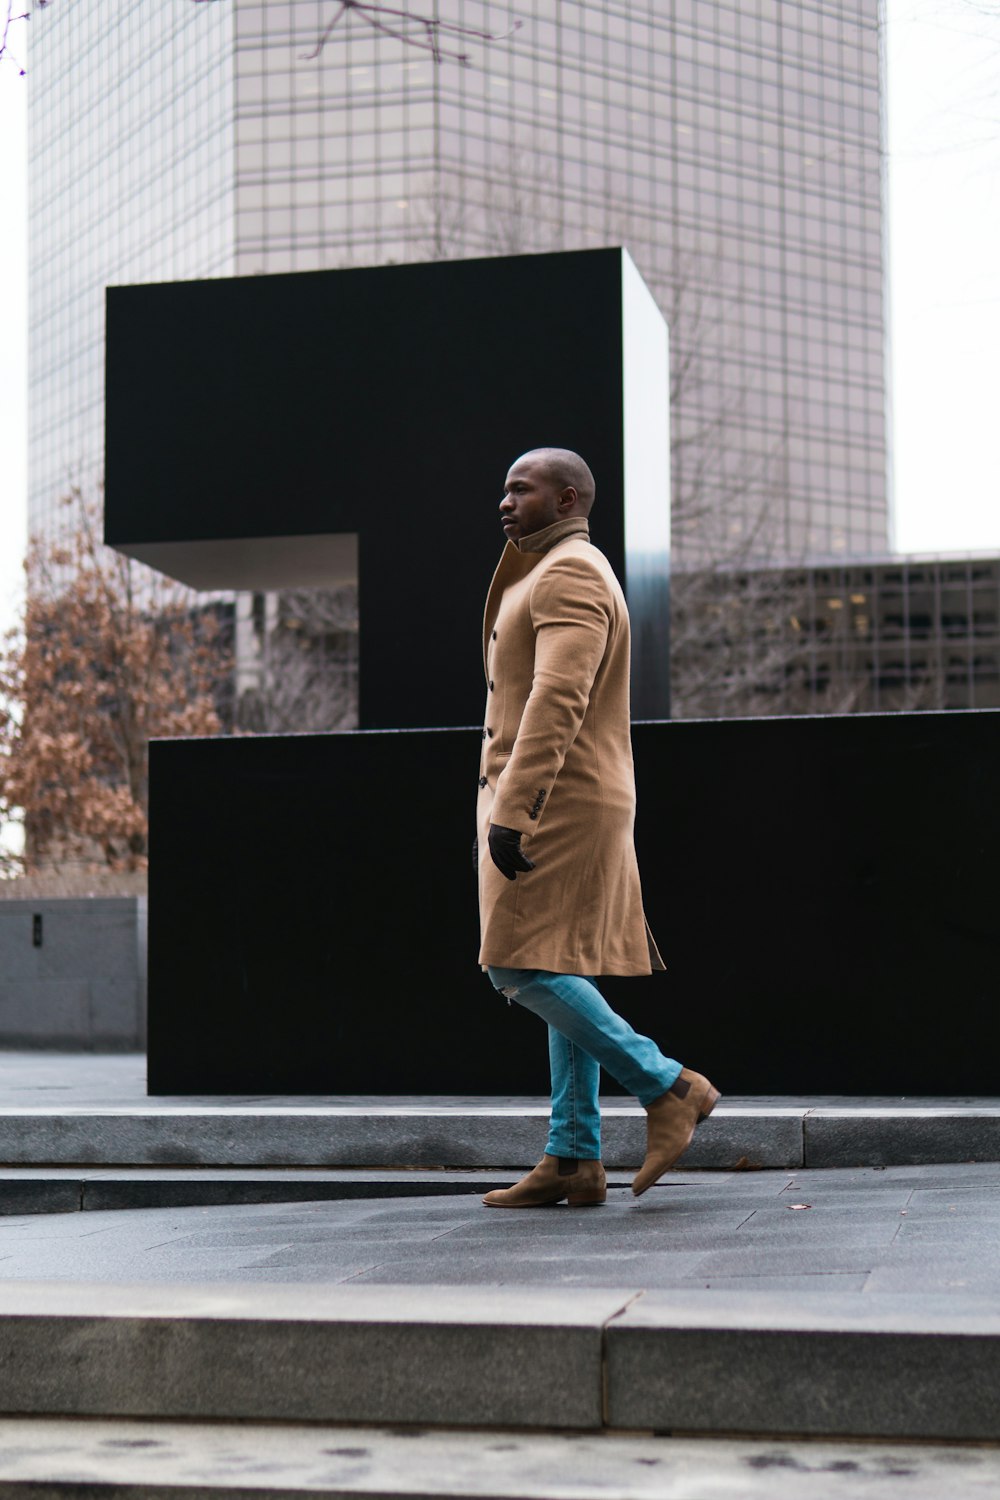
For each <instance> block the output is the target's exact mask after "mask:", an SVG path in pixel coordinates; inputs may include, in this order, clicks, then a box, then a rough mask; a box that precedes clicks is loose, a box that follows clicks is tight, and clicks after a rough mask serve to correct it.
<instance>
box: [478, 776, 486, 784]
mask: <svg viewBox="0 0 1000 1500" xmlns="http://www.w3.org/2000/svg"><path fill="white" fill-rule="evenodd" d="M479 785H480V786H485V785H486V777H485V776H480V778H479Z"/></svg>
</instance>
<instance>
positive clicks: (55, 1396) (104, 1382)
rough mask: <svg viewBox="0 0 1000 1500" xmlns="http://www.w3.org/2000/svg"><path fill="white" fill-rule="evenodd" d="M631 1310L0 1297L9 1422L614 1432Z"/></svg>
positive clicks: (26, 1292) (351, 1293)
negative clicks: (618, 1366) (607, 1330)
mask: <svg viewBox="0 0 1000 1500" xmlns="http://www.w3.org/2000/svg"><path fill="white" fill-rule="evenodd" d="M629 1295H630V1294H629V1293H619V1292H613V1291H581V1290H573V1291H569V1290H567V1291H562V1290H555V1291H553V1290H549V1289H544V1290H542V1289H535V1288H518V1289H516V1290H514V1289H511V1290H509V1291H508V1290H505V1289H502V1288H501V1289H497V1290H490V1291H478V1292H468V1291H465V1290H462V1289H455V1288H443V1287H420V1288H416V1289H410V1288H400V1287H339V1286H332V1287H331V1286H312V1287H308V1288H303V1289H299V1288H293V1287H286V1286H270V1287H268V1288H266V1289H263V1288H248V1287H232V1286H230V1287H226V1288H224V1289H219V1288H214V1289H213V1288H196V1287H185V1288H173V1287H149V1286H116V1285H91V1286H80V1285H63V1284H59V1283H51V1284H43V1283H34V1284H32V1283H24V1282H22V1283H19V1284H18V1285H16V1286H14V1285H8V1286H0V1411H2V1412H4V1413H7V1414H9V1415H30V1414H37V1415H43V1414H44V1415H52V1416H55V1415H60V1414H64V1415H74V1416H125V1417H200V1418H234V1419H235V1418H239V1419H255V1420H259V1421H302V1422H372V1423H390V1422H391V1423H398V1422H428V1423H441V1424H445V1425H455V1426H477V1425H487V1426H516V1427H529V1428H535V1427H551V1428H597V1427H600V1425H601V1421H602V1338H603V1329H604V1325H605V1324H606V1323H607V1321H608V1319H609V1318H611V1317H613V1316H614V1314H615V1313H616V1312H618V1311H620V1310H621V1309H622V1307H623V1306H624V1305H625V1303H626V1302H627V1301H628V1298H629Z"/></svg>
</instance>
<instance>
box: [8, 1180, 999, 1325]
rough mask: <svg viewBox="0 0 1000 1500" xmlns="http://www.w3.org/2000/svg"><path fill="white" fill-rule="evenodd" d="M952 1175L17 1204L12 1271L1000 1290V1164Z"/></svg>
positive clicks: (178, 1278)
mask: <svg viewBox="0 0 1000 1500" xmlns="http://www.w3.org/2000/svg"><path fill="white" fill-rule="evenodd" d="M950 1170H952V1171H953V1174H954V1182H953V1183H952V1184H950V1187H949V1185H947V1184H945V1183H944V1182H943V1181H942V1169H941V1168H939V1167H934V1168H918V1167H911V1168H897V1169H894V1177H893V1179H892V1180H889V1179H887V1176H886V1174H885V1173H882V1172H878V1171H876V1170H870V1171H868V1172H866V1173H858V1172H854V1171H850V1172H843V1173H842V1172H839V1171H837V1170H836V1169H827V1170H824V1171H816V1172H806V1171H799V1172H797V1173H794V1174H789V1173H782V1172H755V1173H730V1174H714V1173H704V1174H701V1175H699V1174H695V1173H690V1174H687V1173H675V1174H673V1175H672V1176H670V1177H668V1178H667V1179H665V1180H664V1183H663V1184H662V1185H660V1186H657V1187H655V1188H653V1189H651V1190H650V1192H649V1193H647V1194H646V1195H645V1196H644V1197H643V1198H641V1199H639V1200H636V1199H634V1198H633V1197H632V1195H631V1192H630V1191H629V1190H628V1189H627V1188H625V1187H614V1188H612V1189H611V1190H610V1191H609V1195H608V1202H607V1204H606V1205H605V1206H603V1207H599V1208H589V1209H576V1210H574V1209H569V1208H567V1207H566V1206H565V1205H560V1206H559V1207H556V1208H552V1209H533V1210H528V1211H521V1212H508V1211H503V1210H496V1209H492V1210H491V1209H487V1208H484V1207H483V1206H482V1204H481V1203H480V1201H479V1195H478V1194H477V1193H469V1194H465V1195H455V1196H425V1197H411V1198H386V1199H364V1198H352V1199H346V1200H339V1201H337V1200H335V1201H330V1202H303V1203H295V1204H262V1205H246V1206H235V1207H234V1206H229V1207H226V1206H218V1207H209V1206H200V1207H178V1208H171V1209H146V1210H129V1209H124V1210H121V1211H118V1212H93V1213H83V1214H80V1213H73V1214H53V1215H45V1214H42V1215H27V1214H25V1215H22V1216H20V1217H17V1216H8V1217H6V1218H0V1284H2V1283H3V1282H8V1283H9V1282H13V1281H18V1280H31V1279H38V1278H39V1277H44V1278H51V1279H53V1280H60V1281H74V1280H75V1281H80V1280H94V1281H139V1282H155V1281H162V1282H167V1283H170V1282H178V1283H195V1282H199V1281H206V1282H216V1281H219V1280H233V1281H237V1282H239V1281H241V1280H244V1279H245V1280H247V1281H253V1282H261V1281H273V1282H275V1283H280V1282H282V1281H296V1282H298V1281H315V1282H324V1281H329V1282H337V1281H345V1280H347V1279H350V1278H351V1277H356V1278H359V1279H363V1280H366V1281H370V1282H377V1283H380V1284H381V1283H391V1284H401V1285H413V1286H419V1285H426V1284H447V1285H459V1284H462V1283H464V1282H467V1283H468V1284H470V1285H478V1286H484V1285H485V1286H488V1285H499V1284H505V1285H538V1286H545V1285H552V1286H566V1285H584V1286H585V1285H591V1286H621V1285H622V1268H623V1267H627V1268H628V1276H627V1284H628V1285H632V1286H634V1287H636V1288H637V1289H640V1288H644V1289H649V1290H653V1289H656V1288H666V1287H675V1286H678V1285H686V1286H689V1287H692V1288H702V1289H704V1288H705V1287H712V1286H716V1285H724V1284H725V1282H726V1280H727V1278H733V1277H736V1278H739V1279H740V1280H741V1282H743V1281H745V1282H747V1283H748V1284H754V1283H756V1284H759V1285H760V1286H761V1287H767V1286H768V1285H771V1286H774V1285H776V1283H775V1281H774V1278H778V1277H785V1278H793V1279H796V1280H797V1279H798V1278H811V1279H812V1280H813V1281H815V1283H816V1284H817V1285H820V1284H822V1285H824V1286H827V1287H832V1286H834V1285H835V1284H836V1282H835V1278H836V1277H837V1276H852V1277H860V1276H863V1277H864V1286H865V1288H866V1289H871V1290H877V1289H879V1288H883V1289H887V1288H903V1289H905V1288H906V1287H907V1285H908V1284H909V1285H911V1286H912V1287H913V1288H914V1289H916V1288H920V1287H922V1286H926V1287H927V1288H928V1289H934V1288H937V1287H944V1288H947V1287H949V1286H951V1285H952V1284H953V1283H954V1284H955V1290H958V1291H960V1290H961V1289H962V1288H961V1285H960V1284H961V1283H962V1282H963V1281H964V1282H965V1283H966V1285H967V1287H968V1288H969V1289H975V1290H977V1291H982V1292H984V1293H986V1292H989V1293H991V1294H994V1295H996V1296H997V1298H998V1299H1000V1249H998V1246H1000V1233H998V1226H997V1221H996V1217H995V1204H996V1201H997V1197H998V1195H997V1192H996V1188H997V1179H998V1175H1000V1174H998V1172H997V1169H996V1168H995V1167H994V1166H992V1165H978V1166H961V1167H955V1168H954V1169H950ZM925 1180H926V1181H930V1182H932V1183H934V1184H935V1186H934V1187H933V1188H926V1187H923V1186H922V1184H923V1183H924V1182H925ZM977 1184H978V1188H977ZM959 1189H961V1192H959ZM869 1193H870V1194H871V1195H872V1196H871V1199H869V1197H868V1194H869ZM952 1198H954V1202H952V1201H951V1200H952ZM797 1203H810V1204H812V1205H813V1206H812V1207H811V1208H795V1207H793V1205H794V1204H797ZM942 1208H943V1210H944V1211H942Z"/></svg>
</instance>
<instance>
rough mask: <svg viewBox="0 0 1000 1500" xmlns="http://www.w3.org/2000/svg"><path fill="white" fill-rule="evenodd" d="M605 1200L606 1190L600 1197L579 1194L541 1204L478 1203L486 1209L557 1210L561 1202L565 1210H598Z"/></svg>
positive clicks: (484, 1200)
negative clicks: (564, 1205)
mask: <svg viewBox="0 0 1000 1500" xmlns="http://www.w3.org/2000/svg"><path fill="white" fill-rule="evenodd" d="M607 1198H608V1194H607V1189H605V1190H604V1192H602V1193H601V1194H600V1196H596V1195H592V1194H587V1196H586V1197H584V1196H582V1195H581V1194H574V1196H573V1197H567V1198H565V1199H563V1198H548V1199H546V1201H545V1202H543V1203H487V1201H486V1199H485V1198H482V1199H480V1202H481V1203H482V1204H483V1205H484V1207H486V1208H558V1207H559V1205H560V1203H563V1202H565V1204H566V1207H567V1208H599V1207H600V1206H601V1204H602V1203H606V1202H607Z"/></svg>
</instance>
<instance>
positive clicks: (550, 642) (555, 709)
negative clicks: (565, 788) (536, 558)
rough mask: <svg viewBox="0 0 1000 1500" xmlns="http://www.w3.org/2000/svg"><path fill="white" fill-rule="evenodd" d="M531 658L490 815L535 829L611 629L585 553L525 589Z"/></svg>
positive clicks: (602, 590) (600, 585)
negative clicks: (527, 685)
mask: <svg viewBox="0 0 1000 1500" xmlns="http://www.w3.org/2000/svg"><path fill="white" fill-rule="evenodd" d="M529 608H530V611H531V623H532V626H533V629H534V632H535V661H534V672H533V676H532V686H531V692H530V694H529V695H528V700H527V702H526V703H525V706H524V712H523V714H522V715H521V722H520V725H519V726H518V731H517V735H516V737H515V740H514V746H513V749H512V750H511V755H510V759H509V760H508V762H507V764H506V766H505V767H504V769H503V771H502V772H501V774H500V776H499V777H498V778H497V786H496V794H495V796H494V799H493V806H492V809H491V811H490V821H491V822H493V823H496V824H499V825H500V826H501V827H504V828H516V829H518V830H519V832H521V833H534V832H536V831H537V829H538V826H539V824H540V822H541V820H542V816H543V813H544V808H545V801H546V798H547V797H548V796H549V794H550V793H551V791H552V787H553V785H554V783H555V779H556V777H557V776H558V775H559V772H560V770H561V769H562V764H563V761H564V760H565V759H566V753H567V751H568V750H569V748H570V746H571V745H572V743H573V741H574V740H575V739H576V736H577V734H578V732H579V729H580V725H581V724H582V723H583V717H584V714H585V713H586V712H587V705H588V703H589V702H590V690H591V688H592V686H593V683H594V678H595V677H596V675H597V672H598V669H599V668H600V665H601V662H602V661H603V659H604V653H605V651H606V649H607V643H608V633H609V631H610V628H611V618H612V601H611V594H610V591H609V589H608V586H607V584H606V582H605V580H604V578H603V577H602V576H601V574H600V572H599V571H598V570H597V569H596V568H594V567H593V566H592V565H591V564H590V563H589V562H588V561H587V559H586V558H584V557H566V558H560V559H559V560H558V562H553V563H552V564H551V565H550V566H549V567H547V568H546V569H545V570H544V572H543V573H542V575H541V576H540V578H539V579H538V582H537V583H536V585H535V587H534V588H533V589H532V591H531V598H530V601H529Z"/></svg>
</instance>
